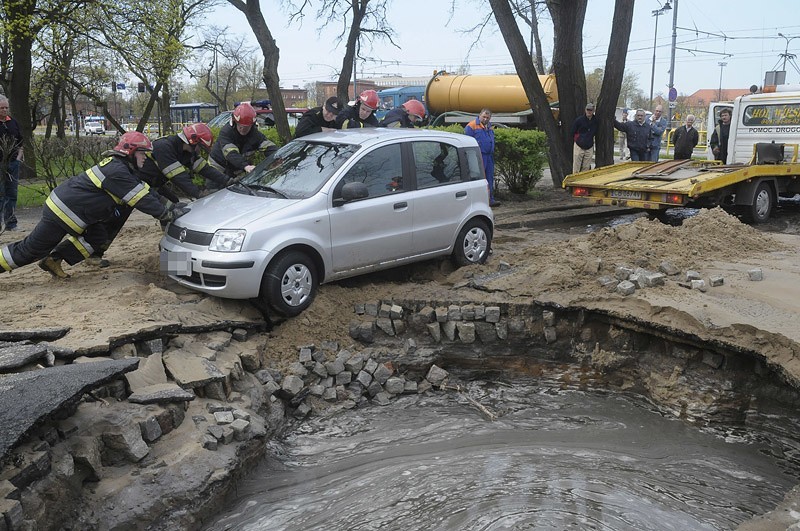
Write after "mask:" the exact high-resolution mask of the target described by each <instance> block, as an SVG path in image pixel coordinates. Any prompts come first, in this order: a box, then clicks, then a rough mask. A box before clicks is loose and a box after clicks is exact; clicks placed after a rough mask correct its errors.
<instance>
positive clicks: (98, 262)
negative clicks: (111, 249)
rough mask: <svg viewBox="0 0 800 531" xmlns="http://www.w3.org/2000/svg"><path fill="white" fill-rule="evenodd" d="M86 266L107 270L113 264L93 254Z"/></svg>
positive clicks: (87, 260)
mask: <svg viewBox="0 0 800 531" xmlns="http://www.w3.org/2000/svg"><path fill="white" fill-rule="evenodd" d="M86 264H87V265H90V266H92V267H97V268H100V269H103V268H106V267H108V266H110V265H111V262H109V261H108V260H106V259H105V258H103V257H102V256H98V255H96V254H93V255H91V256H89V258H87V259H86Z"/></svg>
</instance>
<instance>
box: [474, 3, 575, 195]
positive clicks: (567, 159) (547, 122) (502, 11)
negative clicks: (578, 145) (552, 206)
mask: <svg viewBox="0 0 800 531" xmlns="http://www.w3.org/2000/svg"><path fill="white" fill-rule="evenodd" d="M489 3H490V4H491V6H492V11H493V12H494V17H495V19H496V20H497V26H498V27H499V28H500V32H501V33H502V34H503V40H504V41H505V43H506V47H507V48H508V52H509V53H510V54H511V59H512V60H513V61H514V66H515V67H516V70H517V75H519V77H520V80H521V81H522V86H523V88H524V89H525V95H526V96H527V97H528V101H530V102H531V109H532V110H533V114H534V116H535V118H536V124H537V125H538V126H539V128H540V129H541V130H542V131H544V133H545V134H546V135H547V143H548V146H549V148H550V149H549V153H548V158H549V161H550V172H551V175H552V179H553V184H554V185H556V186H558V187H560V186H561V182H562V181H563V180H564V177H565V176H566V175H567V173H569V172H570V171H571V170H572V157H571V156H569V152H568V151H567V149H566V148H565V145H564V142H563V141H562V133H561V130H560V128H559V126H558V123H557V122H556V119H555V118H554V117H553V113H552V111H551V109H550V105H549V103H548V102H547V96H545V93H544V89H543V88H542V85H541V83H539V78H538V77H537V74H536V70H535V69H534V67H533V61H532V60H531V56H530V54H529V53H528V48H527V46H526V45H525V40H524V39H523V38H522V34H521V33H520V31H519V26H518V25H517V21H516V19H515V18H514V14H513V12H512V11H511V6H509V4H508V0H489ZM558 83H559V95H560V94H561V89H560V87H561V81H560V80H558ZM570 145H571V144H570Z"/></svg>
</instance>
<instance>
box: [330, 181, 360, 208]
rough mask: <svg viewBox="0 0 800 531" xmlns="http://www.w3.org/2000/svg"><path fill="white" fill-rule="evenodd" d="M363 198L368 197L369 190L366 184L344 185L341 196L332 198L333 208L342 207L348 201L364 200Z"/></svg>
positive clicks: (353, 183)
mask: <svg viewBox="0 0 800 531" xmlns="http://www.w3.org/2000/svg"><path fill="white" fill-rule="evenodd" d="M365 197H369V189H368V188H367V185H366V184H364V183H361V182H352V183H346V184H345V185H344V186H343V187H342V196H341V197H337V198H334V200H333V206H342V205H343V204H345V203H349V202H350V201H355V200H356V199H364V198H365Z"/></svg>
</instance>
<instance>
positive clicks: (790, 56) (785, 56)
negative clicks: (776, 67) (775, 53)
mask: <svg viewBox="0 0 800 531" xmlns="http://www.w3.org/2000/svg"><path fill="white" fill-rule="evenodd" d="M778 37H783V38H784V39H786V51H785V52H783V53H782V54H781V57H783V71H784V72H786V60H787V59H794V58H795V57H796V56H795V54H793V53H789V43H790V42H792V41H793V40H794V39H797V38H798V37H797V35H795V36H794V37H787V36H786V35H784V34H783V33H780V32H778Z"/></svg>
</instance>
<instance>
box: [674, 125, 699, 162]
mask: <svg viewBox="0 0 800 531" xmlns="http://www.w3.org/2000/svg"><path fill="white" fill-rule="evenodd" d="M694 120H695V118H694V114H689V115H687V116H686V125H685V126H683V127H679V128H677V129H676V130H675V134H674V135H672V143H673V144H675V160H685V159H690V158H692V152H693V151H694V147H695V146H696V145H697V142H698V141H699V139H700V135H699V134H698V132H697V129H695V128H694Z"/></svg>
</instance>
